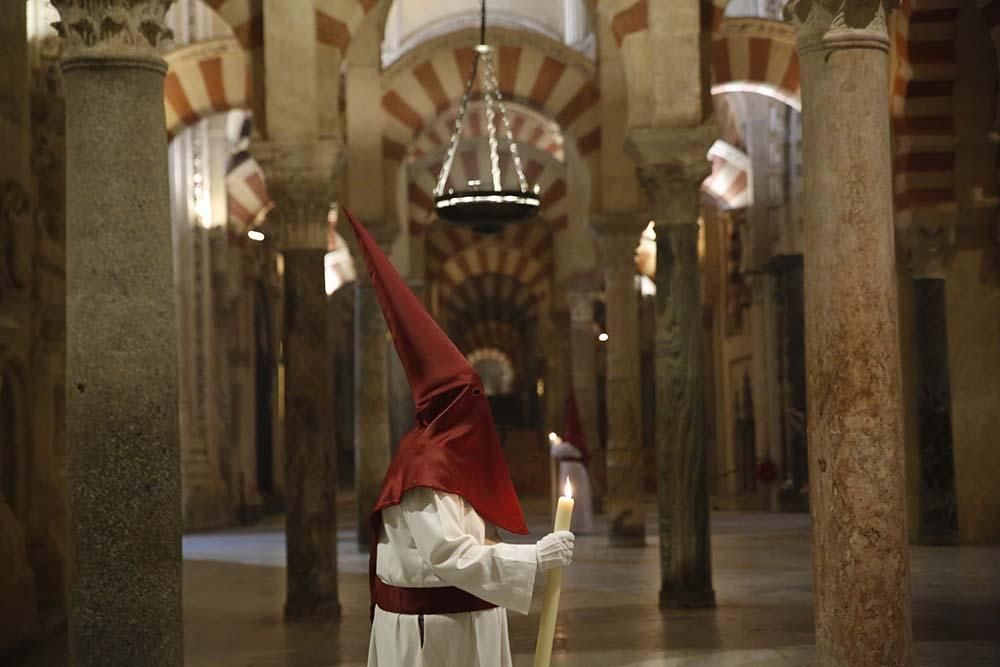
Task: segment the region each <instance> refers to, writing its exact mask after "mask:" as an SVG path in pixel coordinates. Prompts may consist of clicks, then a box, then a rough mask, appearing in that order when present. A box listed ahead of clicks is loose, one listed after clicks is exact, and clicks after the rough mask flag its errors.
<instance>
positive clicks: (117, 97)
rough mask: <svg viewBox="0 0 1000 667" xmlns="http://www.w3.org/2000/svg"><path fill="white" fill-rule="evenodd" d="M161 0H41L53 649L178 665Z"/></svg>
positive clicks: (85, 659) (82, 664)
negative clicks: (49, 211)
mask: <svg viewBox="0 0 1000 667" xmlns="http://www.w3.org/2000/svg"><path fill="white" fill-rule="evenodd" d="M169 4H170V3H169V2H165V1H163V0H149V1H145V2H144V1H134V0H133V1H131V2H122V1H117V2H116V1H112V0H106V1H104V2H95V1H94V0H55V1H54V2H53V5H55V7H56V9H58V10H59V13H60V17H61V19H62V21H61V24H60V32H61V33H62V35H63V37H64V40H65V51H64V59H63V62H62V69H63V73H64V75H65V90H66V175H67V182H66V188H67V190H66V211H67V229H66V246H67V253H66V283H67V295H66V325H67V341H66V350H67V370H66V381H67V401H66V411H67V413H66V436H67V442H68V447H69V451H68V457H67V462H68V467H69V554H70V563H69V596H70V605H69V652H70V662H71V664H73V665H76V666H77V667H86V666H89V665H93V666H94V667H97V666H101V667H104V666H105V665H131V666H134V667H143V666H146V665H148V666H149V667H153V666H157V667H164V666H166V665H176V666H178V667H179V666H180V665H181V664H182V663H183V647H182V643H183V640H182V619H181V497H180V493H181V489H180V464H179V458H178V456H179V449H178V422H177V346H176V341H177V331H176V323H175V315H174V299H173V298H172V297H173V268H172V259H171V229H170V208H169V199H168V197H169V192H168V182H167V150H166V135H165V134H164V131H163V128H164V122H165V121H164V115H163V114H164V112H163V77H164V73H165V71H166V66H165V64H164V62H163V60H162V59H161V58H160V57H159V55H158V50H159V47H160V44H161V41H162V40H163V39H164V38H165V37H166V36H167V31H166V28H165V26H164V23H163V18H164V13H165V12H166V9H167V6H168V5H169Z"/></svg>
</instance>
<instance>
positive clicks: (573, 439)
mask: <svg viewBox="0 0 1000 667" xmlns="http://www.w3.org/2000/svg"><path fill="white" fill-rule="evenodd" d="M562 437H563V440H565V441H566V442H568V443H569V444H571V445H573V446H574V447H576V448H577V449H579V450H580V456H581V458H583V464H584V465H586V464H587V462H588V461H590V452H589V450H588V449H587V436H586V434H585V433H584V432H583V425H582V424H580V411H579V409H578V408H577V405H576V394H574V393H573V389H572V388H570V390H569V397H568V398H567V399H566V426H565V427H564V428H563V436H562Z"/></svg>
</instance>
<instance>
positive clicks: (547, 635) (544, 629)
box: [535, 478, 573, 667]
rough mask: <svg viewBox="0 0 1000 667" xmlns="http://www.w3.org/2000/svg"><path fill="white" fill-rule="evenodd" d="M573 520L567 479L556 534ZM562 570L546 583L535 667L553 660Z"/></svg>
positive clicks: (553, 572) (571, 488) (557, 513)
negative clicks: (553, 642)
mask: <svg viewBox="0 0 1000 667" xmlns="http://www.w3.org/2000/svg"><path fill="white" fill-rule="evenodd" d="M572 519H573V487H572V485H571V484H570V483H569V478H567V479H566V490H565V494H564V495H563V496H562V497H561V498H559V504H558V505H557V507H556V521H555V527H554V528H553V529H552V530H553V532H554V533H558V532H560V531H565V530H569V526H570V522H571V521H572ZM562 575H563V570H562V568H557V569H554V570H552V571H551V572H549V578H548V581H546V582H545V597H544V598H543V603H542V620H541V622H540V624H539V626H538V643H537V644H536V645H535V667H549V661H550V660H551V659H552V640H553V639H554V638H555V632H556V615H557V614H558V613H559V594H560V593H561V592H562Z"/></svg>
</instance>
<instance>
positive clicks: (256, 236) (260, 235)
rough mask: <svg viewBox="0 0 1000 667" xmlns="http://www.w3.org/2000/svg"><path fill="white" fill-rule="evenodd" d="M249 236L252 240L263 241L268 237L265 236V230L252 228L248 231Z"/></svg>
mask: <svg viewBox="0 0 1000 667" xmlns="http://www.w3.org/2000/svg"><path fill="white" fill-rule="evenodd" d="M247 236H249V237H250V240H251V241H263V240H264V239H265V238H267V237H266V236H264V232H262V231H260V230H257V229H251V230H250V231H249V232H247Z"/></svg>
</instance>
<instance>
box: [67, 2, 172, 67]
mask: <svg viewBox="0 0 1000 667" xmlns="http://www.w3.org/2000/svg"><path fill="white" fill-rule="evenodd" d="M172 3H173V0H52V6H53V7H55V8H56V10H58V12H59V18H60V19H61V20H60V21H59V22H58V23H56V26H55V27H56V30H58V31H59V34H60V36H61V37H62V38H63V41H64V43H65V44H64V50H63V54H64V60H66V61H72V60H74V59H77V58H84V59H86V58H136V59H140V60H149V61H150V63H151V64H160V65H162V67H163V69H164V70H165V69H166V65H165V64H162V59H161V58H160V55H159V54H160V49H161V47H163V46H165V45H167V44H169V43H171V42H172V40H173V33H172V32H171V31H170V29H169V28H168V27H167V24H166V21H165V16H166V14H167V9H169V8H170V5H171V4H172Z"/></svg>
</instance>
